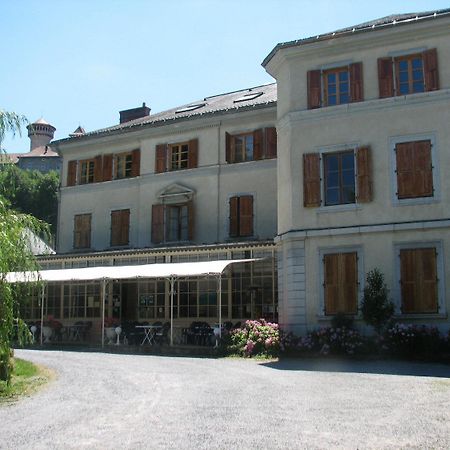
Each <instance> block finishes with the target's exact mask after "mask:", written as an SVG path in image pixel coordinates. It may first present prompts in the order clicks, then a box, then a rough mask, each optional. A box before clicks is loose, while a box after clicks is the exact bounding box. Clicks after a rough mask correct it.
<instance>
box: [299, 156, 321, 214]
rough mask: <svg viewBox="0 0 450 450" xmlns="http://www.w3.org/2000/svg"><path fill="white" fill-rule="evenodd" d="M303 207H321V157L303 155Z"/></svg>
mask: <svg viewBox="0 0 450 450" xmlns="http://www.w3.org/2000/svg"><path fill="white" fill-rule="evenodd" d="M303 206H305V207H311V206H320V155H319V153H306V154H304V155H303Z"/></svg>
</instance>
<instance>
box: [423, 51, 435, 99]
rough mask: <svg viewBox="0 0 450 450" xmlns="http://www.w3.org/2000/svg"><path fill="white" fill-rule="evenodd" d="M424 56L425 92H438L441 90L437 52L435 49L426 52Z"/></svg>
mask: <svg viewBox="0 0 450 450" xmlns="http://www.w3.org/2000/svg"><path fill="white" fill-rule="evenodd" d="M422 55H423V56H422V57H423V69H424V73H425V90H427V91H436V90H438V89H439V72H438V61H437V51H436V49H435V48H432V49H430V50H426V51H424V52H423V54H422Z"/></svg>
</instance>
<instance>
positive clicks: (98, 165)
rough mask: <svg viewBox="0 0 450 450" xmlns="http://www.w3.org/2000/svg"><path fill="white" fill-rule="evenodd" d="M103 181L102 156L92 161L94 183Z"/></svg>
mask: <svg viewBox="0 0 450 450" xmlns="http://www.w3.org/2000/svg"><path fill="white" fill-rule="evenodd" d="M101 181H103V161H102V155H99V156H96V157H95V159H94V183H100V182H101Z"/></svg>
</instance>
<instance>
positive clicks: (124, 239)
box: [120, 209, 130, 245]
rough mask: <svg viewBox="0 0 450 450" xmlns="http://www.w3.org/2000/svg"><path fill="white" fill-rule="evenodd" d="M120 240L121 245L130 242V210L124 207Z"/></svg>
mask: <svg viewBox="0 0 450 450" xmlns="http://www.w3.org/2000/svg"><path fill="white" fill-rule="evenodd" d="M120 242H121V245H128V244H129V243H130V210H129V209H124V210H122V214H121V221H120Z"/></svg>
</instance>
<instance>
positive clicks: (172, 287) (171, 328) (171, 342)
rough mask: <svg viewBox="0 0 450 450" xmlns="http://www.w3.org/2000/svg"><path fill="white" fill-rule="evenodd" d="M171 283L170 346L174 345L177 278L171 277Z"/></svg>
mask: <svg viewBox="0 0 450 450" xmlns="http://www.w3.org/2000/svg"><path fill="white" fill-rule="evenodd" d="M169 283H170V346H171V347H172V346H173V294H174V289H175V278H174V277H170V278H169Z"/></svg>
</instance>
